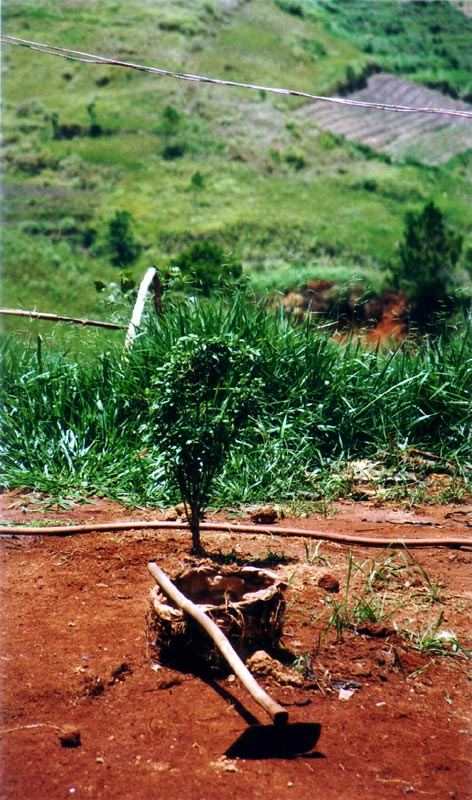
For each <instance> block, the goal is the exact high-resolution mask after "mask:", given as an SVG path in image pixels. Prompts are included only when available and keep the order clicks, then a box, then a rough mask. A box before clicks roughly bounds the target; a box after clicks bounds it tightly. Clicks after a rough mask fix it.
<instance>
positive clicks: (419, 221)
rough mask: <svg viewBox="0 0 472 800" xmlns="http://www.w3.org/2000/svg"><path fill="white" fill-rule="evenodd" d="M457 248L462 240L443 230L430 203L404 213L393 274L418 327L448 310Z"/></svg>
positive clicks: (445, 229)
mask: <svg viewBox="0 0 472 800" xmlns="http://www.w3.org/2000/svg"><path fill="white" fill-rule="evenodd" d="M461 249H462V237H461V236H460V235H458V234H456V233H454V232H453V231H451V230H449V229H448V228H447V227H446V224H445V221H444V217H443V215H442V213H441V211H440V210H439V209H438V208H437V207H436V206H435V204H434V203H432V202H430V203H428V204H427V205H426V206H425V207H424V208H423V210H422V211H420V212H419V213H416V214H415V213H414V212H412V211H409V212H408V213H407V214H406V217H405V233H404V238H403V241H402V242H401V243H400V250H399V256H400V260H399V263H398V264H397V265H396V266H395V267H394V269H393V273H394V279H395V282H396V284H397V286H398V287H399V288H401V289H404V290H405V292H406V294H407V298H408V300H409V302H410V303H411V306H412V309H411V314H412V318H413V319H414V320H415V321H416V322H417V323H418V324H419V325H421V326H422V327H425V326H426V325H427V324H428V323H429V322H432V323H434V318H435V317H436V316H437V314H438V313H439V312H450V311H451V310H452V308H453V306H454V301H453V279H454V269H455V266H456V264H457V261H458V259H459V256H460V254H461Z"/></svg>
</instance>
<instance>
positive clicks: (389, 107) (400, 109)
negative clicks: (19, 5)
mask: <svg viewBox="0 0 472 800" xmlns="http://www.w3.org/2000/svg"><path fill="white" fill-rule="evenodd" d="M1 41H2V42H3V43H4V44H12V45H17V46H19V47H28V48H29V49H31V50H36V51H38V52H40V53H43V54H45V55H51V56H57V57H59V58H65V59H67V60H69V61H81V62H83V63H86V64H101V65H104V64H106V65H108V66H111V67H124V68H126V69H135V70H139V71H140V72H148V73H150V74H151V75H160V76H163V77H168V78H177V79H178V80H182V81H192V82H193V83H210V84H214V85H216V86H233V87H235V88H237V89H251V90H255V91H259V92H269V93H272V94H281V95H290V96H293V97H304V98H306V99H307V100H315V101H320V102H325V103H337V104H338V105H344V106H356V107H362V108H370V109H379V110H381V111H391V112H395V113H409V114H412V113H415V114H445V115H448V116H453V117H463V118H466V119H472V111H465V110H460V109H451V108H432V107H423V108H422V107H414V106H400V105H393V104H390V103H369V102H367V101H362V100H349V99H348V98H346V97H324V96H322V95H317V94H310V93H309V92H300V91H297V90H295V89H278V88H275V87H273V86H259V85H258V84H252V83H240V82H239V81H229V80H222V79H220V78H210V77H207V76H204V75H193V74H190V73H186V72H175V71H173V70H168V69H161V68H159V67H149V66H146V65H145V64H134V63H133V62H129V61H118V60H117V59H115V58H108V57H105V56H98V55H95V54H93V53H84V52H82V51H80V50H70V49H68V48H65V47H56V46H55V45H49V44H41V43H40V42H32V41H29V40H28V39H19V38H17V37H15V36H6V35H3V34H2V36H1Z"/></svg>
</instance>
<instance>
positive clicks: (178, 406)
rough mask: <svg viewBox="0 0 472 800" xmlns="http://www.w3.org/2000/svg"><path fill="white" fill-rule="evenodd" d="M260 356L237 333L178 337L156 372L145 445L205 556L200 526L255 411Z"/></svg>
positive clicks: (259, 381) (198, 549)
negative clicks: (171, 483) (158, 458)
mask: <svg viewBox="0 0 472 800" xmlns="http://www.w3.org/2000/svg"><path fill="white" fill-rule="evenodd" d="M257 359H258V352H257V351H256V350H255V349H253V348H251V347H250V346H248V345H247V344H246V343H245V342H244V341H242V340H241V339H238V338H237V337H235V336H234V335H232V334H221V335H219V336H212V337H209V338H207V339H204V338H201V337H199V336H197V335H195V334H190V335H188V336H183V337H181V338H180V339H179V340H178V341H177V342H176V344H175V345H174V347H173V348H172V350H171V352H170V355H169V358H168V359H167V361H166V362H165V363H164V364H163V365H162V366H161V367H160V368H159V369H158V370H157V374H156V376H155V377H154V380H153V383H152V389H151V390H150V392H149V394H150V398H151V404H150V416H149V424H147V425H145V426H144V433H145V438H146V439H147V441H150V442H151V443H152V444H155V445H157V447H158V449H159V451H160V452H161V453H162V452H164V453H165V463H166V469H167V472H168V473H169V474H170V476H171V477H172V478H173V479H174V480H175V481H176V482H177V484H178V487H179V491H180V494H181V497H182V500H183V502H184V504H185V509H186V515H187V519H188V522H189V524H190V529H191V532H192V545H193V551H194V552H195V553H199V552H201V549H202V548H201V542H200V520H201V518H202V516H203V512H204V509H205V507H206V505H207V504H208V500H209V498H210V490H211V486H212V483H213V480H214V478H215V476H216V474H217V473H218V472H220V470H221V468H222V465H223V462H224V461H225V459H226V457H227V455H228V453H229V450H230V447H231V444H232V443H233V442H234V440H235V438H236V435H237V433H238V431H239V429H240V428H241V426H242V425H243V424H245V423H246V421H247V419H248V417H249V416H250V415H251V414H253V413H254V411H255V410H256V408H257V402H258V394H259V391H260V389H261V380H260V379H259V378H257V377H256V375H255V371H256V366H257Z"/></svg>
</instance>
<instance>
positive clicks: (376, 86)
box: [298, 73, 472, 165]
mask: <svg viewBox="0 0 472 800" xmlns="http://www.w3.org/2000/svg"><path fill="white" fill-rule="evenodd" d="M349 99H350V100H359V101H362V102H368V103H388V104H393V105H400V106H409V107H412V108H442V109H455V110H458V111H461V110H466V111H471V110H472V106H471V105H470V104H468V103H464V102H463V101H461V100H457V99H453V98H451V97H448V96H447V95H444V94H442V93H441V92H438V91H435V90H432V89H428V88H426V87H425V86H422V85H421V84H418V83H412V82H411V81H406V80H404V79H403V78H398V77H396V76H395V75H390V74H388V73H379V74H376V75H372V76H371V77H370V78H369V80H368V82H367V86H366V88H365V89H361V90H359V91H357V92H354V93H353V94H351V95H349ZM298 113H299V114H300V115H301V116H302V117H304V118H307V119H310V120H311V121H312V122H314V123H315V124H316V125H318V126H319V127H320V128H324V129H325V130H328V131H331V133H336V134H340V135H341V136H345V137H346V138H347V139H349V140H351V141H354V142H358V143H360V144H365V145H368V146H369V147H372V148H373V149H374V150H378V151H380V152H384V153H388V154H389V155H390V156H392V158H394V159H400V160H402V159H404V158H405V157H406V156H412V157H415V158H417V159H418V160H420V161H422V162H423V163H425V164H430V165H435V164H442V163H444V162H445V161H448V160H449V159H450V158H452V156H453V155H455V154H456V153H460V152H462V151H464V150H467V149H469V148H470V147H472V133H471V128H470V120H468V119H465V118H461V117H453V116H449V115H442V114H418V113H389V114H386V113H385V112H384V111H378V110H375V109H371V108H356V107H351V108H349V109H346V107H345V106H337V105H336V104H334V103H312V104H308V105H306V106H303V107H302V108H301V109H300V111H299V112H298Z"/></svg>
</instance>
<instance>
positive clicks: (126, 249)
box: [107, 211, 141, 267]
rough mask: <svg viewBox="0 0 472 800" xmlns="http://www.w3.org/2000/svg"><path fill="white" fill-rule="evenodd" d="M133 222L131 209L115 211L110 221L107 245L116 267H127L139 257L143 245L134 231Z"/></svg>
mask: <svg viewBox="0 0 472 800" xmlns="http://www.w3.org/2000/svg"><path fill="white" fill-rule="evenodd" d="M133 223H134V220H133V217H132V215H131V214H130V213H129V211H115V216H114V217H113V218H112V219H111V220H109V222H108V235H107V245H108V248H109V250H110V252H111V261H112V264H114V265H115V267H126V266H128V265H129V264H132V263H133V262H134V261H136V259H137V258H138V257H139V254H140V252H141V245H140V244H139V242H138V241H137V240H136V238H135V235H134V233H133V230H132V226H133Z"/></svg>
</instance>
